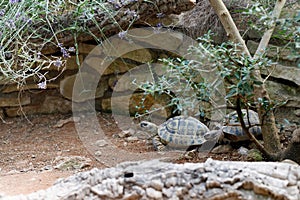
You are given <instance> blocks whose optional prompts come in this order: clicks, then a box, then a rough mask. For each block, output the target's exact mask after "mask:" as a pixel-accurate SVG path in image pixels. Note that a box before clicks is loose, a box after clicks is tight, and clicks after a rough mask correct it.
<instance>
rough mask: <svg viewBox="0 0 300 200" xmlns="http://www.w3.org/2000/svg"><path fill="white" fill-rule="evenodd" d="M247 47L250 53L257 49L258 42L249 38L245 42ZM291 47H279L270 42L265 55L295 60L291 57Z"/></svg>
mask: <svg viewBox="0 0 300 200" xmlns="http://www.w3.org/2000/svg"><path fill="white" fill-rule="evenodd" d="M247 47H248V49H249V51H250V53H251V54H254V53H255V52H256V50H257V47H258V43H257V42H254V41H252V40H249V41H248V42H247ZM292 54H293V53H292V49H289V48H287V47H280V46H275V45H272V44H269V45H268V50H267V56H268V57H271V58H280V59H282V60H287V61H291V62H296V58H293V57H291V56H290V55H292Z"/></svg>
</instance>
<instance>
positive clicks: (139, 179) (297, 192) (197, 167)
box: [5, 159, 300, 200]
mask: <svg viewBox="0 0 300 200" xmlns="http://www.w3.org/2000/svg"><path fill="white" fill-rule="evenodd" d="M299 181H300V166H299V165H295V164H289V163H280V162H238V161H214V160H212V159H208V160H207V161H206V162H205V163H185V164H172V163H167V162H161V161H158V160H149V161H140V162H126V163H121V164H118V165H117V166H116V167H113V168H106V169H102V170H101V169H92V170H90V171H87V172H80V173H77V174H75V175H73V176H70V177H68V178H66V179H60V180H59V181H58V182H56V183H55V184H54V185H53V186H52V187H50V188H48V189H46V190H43V191H38V192H35V193H32V194H29V195H26V196H24V195H22V196H12V197H5V199H10V200H13V199H27V200H33V199H53V200H55V199H99V198H101V199H116V198H117V199H208V200H212V199H215V200H216V199H289V200H298V199H300V189H299ZM21 197H22V198H21Z"/></svg>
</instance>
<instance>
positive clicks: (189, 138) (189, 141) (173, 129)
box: [139, 116, 211, 151]
mask: <svg viewBox="0 0 300 200" xmlns="http://www.w3.org/2000/svg"><path fill="white" fill-rule="evenodd" d="M139 126H140V128H141V129H142V130H144V131H146V132H148V133H151V134H154V137H153V139H152V143H153V146H154V149H155V150H157V151H164V150H166V148H167V146H168V147H172V148H176V149H182V148H188V149H189V148H190V147H198V146H199V145H201V144H203V143H204V142H206V141H208V140H211V137H209V136H208V135H206V133H207V132H208V131H209V129H208V127H207V126H206V125H205V124H203V123H201V122H200V121H199V120H197V119H196V118H194V117H185V116H176V117H173V118H170V119H168V120H167V121H166V122H164V123H162V124H161V125H159V126H157V125H156V124H154V123H151V122H148V121H142V122H141V123H140V125H139ZM205 135H206V137H204V136H205ZM192 149H193V148H192ZM187 151H188V150H187Z"/></svg>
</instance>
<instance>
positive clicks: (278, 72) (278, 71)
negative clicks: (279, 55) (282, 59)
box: [261, 64, 300, 86]
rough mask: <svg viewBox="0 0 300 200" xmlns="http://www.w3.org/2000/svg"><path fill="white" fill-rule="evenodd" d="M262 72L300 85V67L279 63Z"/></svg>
mask: <svg viewBox="0 0 300 200" xmlns="http://www.w3.org/2000/svg"><path fill="white" fill-rule="evenodd" d="M261 72H262V74H264V75H269V74H270V76H271V77H274V78H278V79H284V80H288V81H291V82H293V83H295V84H297V85H298V86H300V78H299V77H300V68H297V67H289V66H284V65H280V64H277V65H275V66H271V67H269V68H268V70H266V69H265V70H262V71H261Z"/></svg>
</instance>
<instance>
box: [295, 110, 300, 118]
mask: <svg viewBox="0 0 300 200" xmlns="http://www.w3.org/2000/svg"><path fill="white" fill-rule="evenodd" d="M294 114H295V115H296V116H297V117H300V109H297V110H295V111H294Z"/></svg>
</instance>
